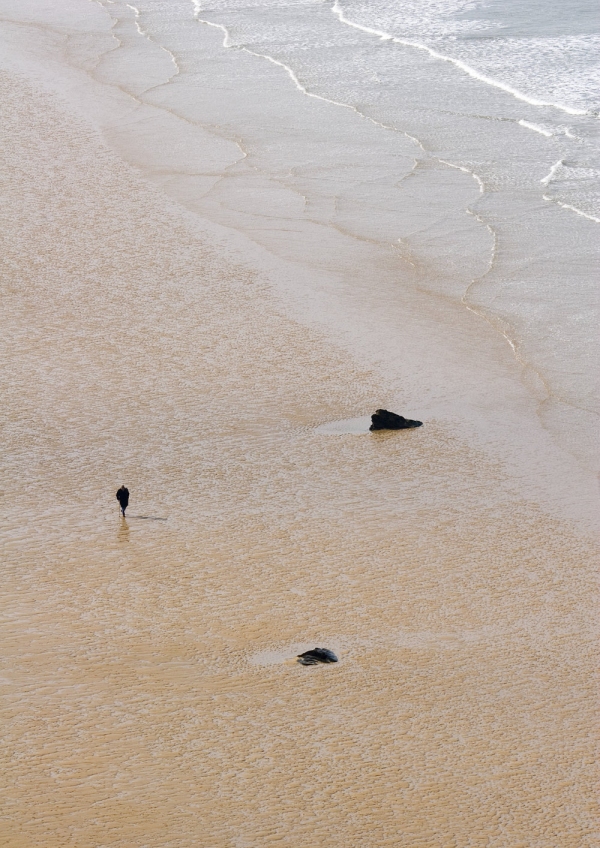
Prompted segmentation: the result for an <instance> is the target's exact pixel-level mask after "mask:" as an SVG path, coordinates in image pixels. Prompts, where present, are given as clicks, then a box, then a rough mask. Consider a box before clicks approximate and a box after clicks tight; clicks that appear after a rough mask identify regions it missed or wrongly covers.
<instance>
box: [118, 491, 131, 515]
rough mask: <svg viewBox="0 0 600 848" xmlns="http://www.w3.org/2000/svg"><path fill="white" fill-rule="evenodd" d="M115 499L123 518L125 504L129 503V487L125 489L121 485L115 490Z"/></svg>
mask: <svg viewBox="0 0 600 848" xmlns="http://www.w3.org/2000/svg"><path fill="white" fill-rule="evenodd" d="M117 500H118V501H119V506H120V507H121V512H122V513H123V518H125V510H126V509H127V505H128V504H129V489H127V488H126V487H125V486H121V488H120V489H119V491H118V492H117Z"/></svg>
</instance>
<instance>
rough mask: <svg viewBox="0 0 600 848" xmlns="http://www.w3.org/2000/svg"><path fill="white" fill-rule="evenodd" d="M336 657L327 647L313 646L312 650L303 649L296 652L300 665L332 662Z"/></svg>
mask: <svg viewBox="0 0 600 848" xmlns="http://www.w3.org/2000/svg"><path fill="white" fill-rule="evenodd" d="M337 661H338V658H337V657H336V655H335V654H334V653H333V651H330V650H329V649H328V648H313V649H312V651H304V653H303V654H298V662H299V663H300V664H301V665H316V664H317V663H334V662H337Z"/></svg>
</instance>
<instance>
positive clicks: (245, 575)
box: [0, 74, 598, 848]
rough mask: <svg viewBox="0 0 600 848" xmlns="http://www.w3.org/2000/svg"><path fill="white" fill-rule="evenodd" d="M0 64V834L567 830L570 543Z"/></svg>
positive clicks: (46, 838) (575, 647)
mask: <svg viewBox="0 0 600 848" xmlns="http://www.w3.org/2000/svg"><path fill="white" fill-rule="evenodd" d="M1 84H2V99H3V102H4V103H5V105H6V106H7V109H6V115H7V117H6V118H5V121H4V124H3V143H4V150H3V155H4V156H5V157H6V162H7V166H6V167H5V169H4V171H3V178H4V181H5V188H4V194H3V209H2V242H3V244H2V277H3V306H2V370H1V381H2V386H1V391H2V398H3V404H2V427H3V434H2V437H3V445H4V454H3V467H2V483H1V489H2V516H3V517H2V527H1V534H2V539H1V541H2V556H3V563H4V564H3V571H2V576H3V581H2V583H3V585H2V600H1V603H2V619H1V628H2V645H3V651H2V655H3V659H2V663H3V668H2V672H1V678H2V717H1V718H2V727H3V732H2V737H3V744H2V763H1V766H0V768H1V773H2V775H3V778H2V780H3V783H4V791H3V801H2V808H3V809H2V819H1V822H2V823H1V831H0V833H1V836H0V844H2V845H6V846H10V848H21V846H23V847H24V846H28V848H29V846H44V848H55V846H56V848H63V847H64V846H77V848H89V846H110V848H120V846H123V848H125V846H127V848H130V846H140V848H141V846H152V848H159V846H160V848H170V846H177V847H178V848H191V847H192V846H194V847H195V846H198V848H200V846H206V848H216V846H218V848H220V846H233V848H251V847H252V848H254V846H256V848H258V846H268V845H275V844H277V845H282V846H290V848H300V846H311V848H315V846H323V848H325V846H327V848H337V846H357V848H358V846H360V848H363V847H364V846H373V848H375V846H377V848H379V846H384V845H390V846H402V848H417V846H427V848H434V846H435V848H441V847H442V846H443V848H450V846H457V848H463V846H464V848H466V846H482V848H483V846H503V848H518V846H527V848H534V847H535V848H538V846H539V848H550V846H556V848H559V846H560V848H565V846H572V848H585V846H592V845H596V844H597V834H596V835H595V828H596V826H597V821H598V819H597V795H596V789H597V776H598V775H597V770H596V768H595V765H594V739H595V737H596V730H597V712H596V697H595V696H596V692H597V687H596V680H595V676H594V675H595V660H596V654H595V651H596V643H595V634H596V629H595V623H594V617H595V613H596V612H597V599H596V579H595V570H594V569H595V561H596V555H597V551H595V550H594V549H593V547H592V544H591V542H589V541H586V538H585V537H584V536H583V535H582V533H581V532H576V531H575V528H574V525H572V524H570V523H567V522H566V521H564V522H561V521H559V520H557V519H556V518H551V517H549V515H548V514H547V513H546V511H545V510H544V509H543V508H542V507H541V506H539V505H538V504H536V503H534V502H529V501H527V500H525V499H524V498H523V497H522V496H521V494H520V490H519V488H518V486H517V485H516V483H515V481H514V480H513V478H512V477H511V476H510V475H509V474H508V473H507V471H506V469H505V468H504V467H503V465H502V464H501V463H500V462H498V461H494V460H493V459H492V458H491V456H489V455H487V454H486V453H484V452H483V451H482V450H475V449H474V448H473V447H472V446H470V445H469V443H468V442H467V441H466V440H465V441H461V440H460V439H458V438H457V437H456V434H455V433H454V432H452V433H451V432H450V431H449V429H448V428H447V426H446V425H445V424H444V422H442V421H435V420H434V421H429V422H427V426H425V427H423V428H421V429H420V430H417V431H413V432H407V433H401V434H389V433H388V434H375V435H365V436H357V435H355V434H347V435H339V436H331V435H322V434H320V433H318V432H315V428H316V427H317V426H318V425H320V424H322V423H324V422H327V421H330V420H333V419H344V418H351V417H352V416H357V415H364V414H366V413H367V412H368V411H369V410H370V409H371V408H372V407H374V406H379V405H381V404H382V403H385V402H387V400H388V399H389V394H388V392H389V389H388V387H387V386H386V384H385V382H383V381H382V378H381V377H379V376H378V375H377V374H375V373H373V372H370V371H368V370H367V369H365V368H363V367H361V366H360V364H359V363H357V362H354V361H353V360H352V359H350V358H349V357H348V356H347V354H346V353H345V352H344V351H342V350H341V349H338V348H337V347H336V345H335V344H334V343H332V341H331V339H329V338H327V337H325V336H322V335H319V334H318V333H317V332H315V331H313V330H309V329H307V328H306V327H303V326H301V325H300V324H298V323H295V322H294V321H292V320H291V319H290V318H289V317H286V315H285V314H284V313H283V311H282V309H281V307H280V304H279V301H278V300H277V299H276V298H275V297H274V296H273V294H272V293H271V292H270V290H269V288H268V287H267V286H266V285H265V284H264V281H263V280H261V278H260V275H259V274H257V273H256V272H255V271H254V270H253V269H252V267H250V266H249V265H247V266H245V265H243V264H234V263H233V262H231V261H230V260H228V259H227V258H226V257H224V256H223V255H222V254H221V253H219V252H218V251H216V250H215V249H214V247H213V246H211V245H209V244H207V243H206V241H205V240H203V239H202V238H201V236H200V234H199V230H197V229H196V228H195V227H194V222H193V220H192V219H191V217H190V216H189V215H188V214H187V213H185V212H183V211H181V210H179V209H178V208H177V207H176V206H174V205H173V204H172V203H171V201H167V200H165V199H164V198H163V197H162V196H161V195H160V193H159V192H158V190H157V189H155V188H154V187H151V186H149V185H148V184H147V183H145V182H144V180H143V179H142V178H141V177H140V176H139V175H138V174H136V173H135V172H134V171H133V170H132V169H131V168H130V167H129V166H128V165H126V164H125V163H123V162H122V161H121V160H120V159H119V158H117V157H116V156H115V155H114V153H113V152H111V151H110V150H109V149H108V148H106V147H105V146H103V145H102V143H101V142H100V140H99V138H98V137H97V135H96V134H95V132H94V130H93V128H92V127H91V126H89V125H87V124H85V123H84V122H83V121H78V120H77V119H75V118H74V117H73V115H72V114H70V113H67V112H66V111H65V107H64V106H63V105H62V104H61V102H60V101H59V100H58V99H57V98H54V97H52V96H50V95H49V94H48V93H41V92H39V91H36V90H34V89H32V88H31V87H30V86H29V85H28V84H27V83H26V82H25V81H24V80H23V79H20V78H18V77H14V76H12V77H11V76H10V75H7V74H3V75H2V79H1ZM407 412H410V413H413V410H407ZM122 482H125V483H126V484H127V485H128V486H129V488H130V489H131V492H132V499H131V506H130V509H129V511H128V516H127V519H126V520H125V521H122V520H121V519H120V518H119V516H118V512H117V503H116V500H115V498H114V491H116V489H117V488H118V486H119V485H120V484H121V483H122ZM317 644H318V645H323V646H327V647H330V648H332V649H334V650H335V651H336V652H337V653H338V654H339V656H340V662H339V664H338V665H336V666H330V667H315V668H302V667H300V666H298V665H296V664H294V663H293V662H290V661H289V660H291V658H293V656H294V655H295V654H296V653H297V652H298V651H299V650H301V649H304V648H308V647H313V646H315V645H317Z"/></svg>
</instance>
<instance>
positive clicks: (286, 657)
mask: <svg viewBox="0 0 600 848" xmlns="http://www.w3.org/2000/svg"><path fill="white" fill-rule="evenodd" d="M318 644H320V643H317V642H297V643H295V644H293V645H288V646H287V647H285V648H272V649H268V650H264V651H257V653H255V654H252V655H251V656H250V657H248V661H249V662H250V665H258V666H262V667H263V668H264V667H267V666H272V665H298V664H299V663H298V658H299V657H300V656H301V654H303V653H305V652H307V651H313V650H314V649H315V647H317V645H318ZM330 647H331V646H330ZM333 650H334V652H335V655H336V660H335V662H339V660H340V654H339V651H338V649H337V644H336V645H335V647H334V648H333ZM328 662H331V661H328ZM328 662H326V663H325V664H328ZM301 664H302V663H300V665H301ZM319 664H320V663H319Z"/></svg>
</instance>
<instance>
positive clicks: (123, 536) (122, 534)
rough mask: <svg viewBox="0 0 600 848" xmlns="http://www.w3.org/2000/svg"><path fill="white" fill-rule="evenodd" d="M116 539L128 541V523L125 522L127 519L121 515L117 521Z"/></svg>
mask: <svg viewBox="0 0 600 848" xmlns="http://www.w3.org/2000/svg"><path fill="white" fill-rule="evenodd" d="M118 539H119V542H128V541H129V524H128V523H127V519H126V518H123V517H121V521H120V523H119V532H118Z"/></svg>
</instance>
